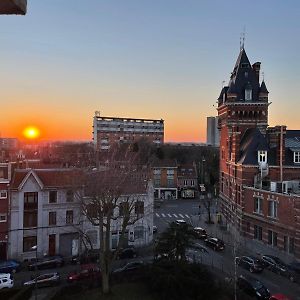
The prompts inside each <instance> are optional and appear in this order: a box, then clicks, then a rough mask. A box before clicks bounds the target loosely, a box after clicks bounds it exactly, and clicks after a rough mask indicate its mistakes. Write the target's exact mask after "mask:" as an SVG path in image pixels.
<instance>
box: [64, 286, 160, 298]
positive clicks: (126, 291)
mask: <svg viewBox="0 0 300 300" xmlns="http://www.w3.org/2000/svg"><path fill="white" fill-rule="evenodd" d="M63 298H64V299H65V300H68V299H72V300H82V299H83V298H84V299H89V300H96V299H97V300H141V299H143V300H156V299H155V298H154V297H152V296H151V295H149V290H148V289H147V287H146V286H144V284H143V283H141V282H138V283H137V282H134V283H123V284H116V285H114V286H113V287H112V292H111V294H110V295H102V292H101V289H93V290H89V291H86V292H84V293H80V295H76V294H75V295H72V296H71V297H70V296H69V297H68V296H66V295H64V296H63ZM59 299H62V297H60V298H59Z"/></svg>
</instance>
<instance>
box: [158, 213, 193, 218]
mask: <svg viewBox="0 0 300 300" xmlns="http://www.w3.org/2000/svg"><path fill="white" fill-rule="evenodd" d="M155 216H156V217H157V218H175V219H179V218H180V219H190V218H192V217H193V215H189V214H178V213H177V214H172V213H155Z"/></svg>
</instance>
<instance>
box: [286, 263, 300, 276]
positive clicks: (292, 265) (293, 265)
mask: <svg viewBox="0 0 300 300" xmlns="http://www.w3.org/2000/svg"><path fill="white" fill-rule="evenodd" d="M288 266H289V268H290V269H291V270H293V271H294V272H295V273H297V274H298V275H300V262H297V261H294V262H292V263H290V264H289V265H288Z"/></svg>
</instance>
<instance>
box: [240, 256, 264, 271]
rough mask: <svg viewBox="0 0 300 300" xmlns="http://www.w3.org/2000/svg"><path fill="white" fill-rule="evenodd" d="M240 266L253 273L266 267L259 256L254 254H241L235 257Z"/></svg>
mask: <svg viewBox="0 0 300 300" xmlns="http://www.w3.org/2000/svg"><path fill="white" fill-rule="evenodd" d="M235 260H236V263H237V265H238V266H240V267H243V268H245V269H247V270H249V271H250V272H251V273H254V272H256V273H259V272H262V271H263V269H264V265H263V263H262V262H261V260H259V259H258V258H255V257H253V256H241V257H236V258H235Z"/></svg>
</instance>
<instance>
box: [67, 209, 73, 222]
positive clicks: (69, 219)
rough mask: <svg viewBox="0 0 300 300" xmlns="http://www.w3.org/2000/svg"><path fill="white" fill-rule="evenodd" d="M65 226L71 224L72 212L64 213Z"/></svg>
mask: <svg viewBox="0 0 300 300" xmlns="http://www.w3.org/2000/svg"><path fill="white" fill-rule="evenodd" d="M66 224H73V210H67V211H66Z"/></svg>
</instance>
